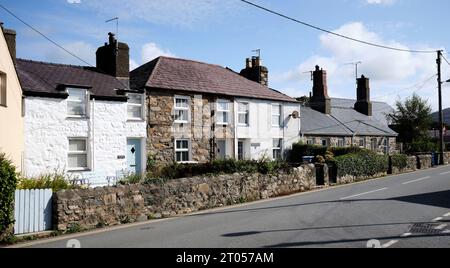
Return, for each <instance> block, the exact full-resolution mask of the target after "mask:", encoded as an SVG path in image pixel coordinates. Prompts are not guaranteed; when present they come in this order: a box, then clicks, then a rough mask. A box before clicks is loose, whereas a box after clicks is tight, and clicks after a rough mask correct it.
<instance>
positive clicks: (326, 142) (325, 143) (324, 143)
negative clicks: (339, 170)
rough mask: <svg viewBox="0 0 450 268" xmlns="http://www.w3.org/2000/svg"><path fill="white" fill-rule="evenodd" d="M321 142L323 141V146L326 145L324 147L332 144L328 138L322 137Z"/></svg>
mask: <svg viewBox="0 0 450 268" xmlns="http://www.w3.org/2000/svg"><path fill="white" fill-rule="evenodd" d="M321 143H322V146H324V147H328V145H329V144H330V143H329V141H328V139H322V140H321Z"/></svg>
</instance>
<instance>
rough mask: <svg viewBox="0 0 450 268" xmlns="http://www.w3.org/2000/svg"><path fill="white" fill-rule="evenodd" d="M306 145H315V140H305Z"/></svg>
mask: <svg viewBox="0 0 450 268" xmlns="http://www.w3.org/2000/svg"><path fill="white" fill-rule="evenodd" d="M306 144H307V145H316V139H315V138H307V139H306Z"/></svg>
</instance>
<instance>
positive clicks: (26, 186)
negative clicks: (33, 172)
mask: <svg viewBox="0 0 450 268" xmlns="http://www.w3.org/2000/svg"><path fill="white" fill-rule="evenodd" d="M75 188H78V186H75V185H73V184H72V183H70V180H69V179H68V178H67V177H66V175H64V174H62V173H58V172H54V173H52V174H44V175H41V176H39V177H36V178H20V179H19V181H18V183H17V189H19V190H33V189H52V190H53V192H55V193H56V192H58V191H61V190H68V189H75Z"/></svg>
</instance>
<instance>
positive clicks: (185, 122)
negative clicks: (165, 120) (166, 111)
mask: <svg viewBox="0 0 450 268" xmlns="http://www.w3.org/2000/svg"><path fill="white" fill-rule="evenodd" d="M177 100H186V101H187V107H177ZM190 100H191V99H190V98H189V97H188V96H175V97H174V99H173V102H174V105H173V109H174V113H175V115H174V116H175V117H174V118H176V115H177V114H178V111H183V112H184V113H187V119H186V120H178V119H175V121H174V122H175V123H176V124H188V123H189V120H190V115H191V101H190Z"/></svg>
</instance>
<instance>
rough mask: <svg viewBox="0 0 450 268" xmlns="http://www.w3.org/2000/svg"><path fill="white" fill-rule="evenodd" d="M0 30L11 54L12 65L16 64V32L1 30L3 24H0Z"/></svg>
mask: <svg viewBox="0 0 450 268" xmlns="http://www.w3.org/2000/svg"><path fill="white" fill-rule="evenodd" d="M1 29H2V30H3V35H4V36H5V40H6V44H7V45H8V49H9V54H11V58H12V60H13V62H14V64H16V31H14V30H11V29H6V28H3V23H2V24H1Z"/></svg>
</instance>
